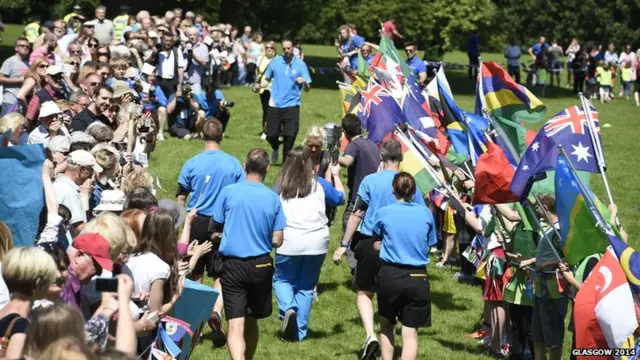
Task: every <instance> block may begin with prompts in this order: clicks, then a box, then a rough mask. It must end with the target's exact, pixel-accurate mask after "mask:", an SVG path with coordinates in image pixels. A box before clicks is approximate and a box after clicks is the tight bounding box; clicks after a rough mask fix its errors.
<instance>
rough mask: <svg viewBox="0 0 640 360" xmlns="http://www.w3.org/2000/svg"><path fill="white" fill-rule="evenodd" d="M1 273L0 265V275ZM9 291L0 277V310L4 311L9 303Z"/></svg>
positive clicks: (0, 267)
mask: <svg viewBox="0 0 640 360" xmlns="http://www.w3.org/2000/svg"><path fill="white" fill-rule="evenodd" d="M1 273H2V264H0V274H1ZM10 300H11V299H10V297H9V289H8V288H7V284H5V282H4V279H3V278H2V276H0V310H2V309H4V307H5V306H7V304H8V303H9V301H10Z"/></svg>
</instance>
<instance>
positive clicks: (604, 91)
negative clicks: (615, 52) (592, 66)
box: [596, 62, 613, 103]
mask: <svg viewBox="0 0 640 360" xmlns="http://www.w3.org/2000/svg"><path fill="white" fill-rule="evenodd" d="M599 64H600V66H598V68H597V69H596V72H597V75H596V79H598V86H599V87H600V102H601V103H603V102H609V101H611V88H612V85H611V84H612V83H613V73H612V72H611V66H610V65H609V64H601V62H600V63H599Z"/></svg>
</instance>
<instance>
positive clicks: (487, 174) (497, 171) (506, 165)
mask: <svg viewBox="0 0 640 360" xmlns="http://www.w3.org/2000/svg"><path fill="white" fill-rule="evenodd" d="M514 174H515V169H514V167H513V165H511V163H510V162H509V159H508V158H507V155H506V154H505V153H504V151H503V150H502V149H500V147H499V146H498V145H496V144H494V143H492V142H488V143H487V151H486V152H485V153H484V154H482V155H480V157H479V158H478V163H477V165H476V180H475V191H474V193H473V204H504V203H510V202H515V201H518V197H517V196H515V195H514V194H513V193H512V192H511V190H510V189H509V184H511V179H513V175H514Z"/></svg>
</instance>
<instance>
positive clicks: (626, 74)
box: [620, 62, 633, 100]
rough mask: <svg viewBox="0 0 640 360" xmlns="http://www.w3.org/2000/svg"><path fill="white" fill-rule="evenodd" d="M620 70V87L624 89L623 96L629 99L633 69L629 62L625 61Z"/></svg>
mask: <svg viewBox="0 0 640 360" xmlns="http://www.w3.org/2000/svg"><path fill="white" fill-rule="evenodd" d="M620 72H621V77H622V89H623V90H624V96H625V97H626V98H627V100H629V98H630V97H631V83H632V81H633V69H632V68H631V62H626V63H625V64H624V65H623V67H622V70H621V71H620Z"/></svg>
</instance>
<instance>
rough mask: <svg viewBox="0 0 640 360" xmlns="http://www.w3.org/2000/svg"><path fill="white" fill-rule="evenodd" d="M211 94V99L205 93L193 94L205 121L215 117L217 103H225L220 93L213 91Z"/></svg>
mask: <svg viewBox="0 0 640 360" xmlns="http://www.w3.org/2000/svg"><path fill="white" fill-rule="evenodd" d="M213 94H214V96H213V97H212V96H208V95H207V93H205V92H203V91H202V92H198V93H194V94H193V96H194V97H195V99H196V101H197V102H198V105H200V109H201V110H202V111H204V118H205V119H208V118H210V117H214V116H216V114H217V113H218V102H224V101H225V98H224V94H222V91H220V90H215V91H214V93H213Z"/></svg>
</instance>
